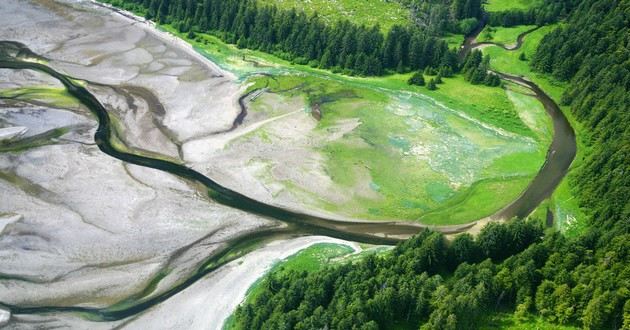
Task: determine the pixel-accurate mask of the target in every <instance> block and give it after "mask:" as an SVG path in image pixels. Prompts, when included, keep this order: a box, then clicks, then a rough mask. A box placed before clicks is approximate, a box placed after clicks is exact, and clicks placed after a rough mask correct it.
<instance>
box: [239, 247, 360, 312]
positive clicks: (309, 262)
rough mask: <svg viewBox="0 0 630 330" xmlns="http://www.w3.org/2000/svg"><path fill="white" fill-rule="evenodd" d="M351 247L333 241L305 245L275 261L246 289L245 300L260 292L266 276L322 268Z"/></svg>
mask: <svg viewBox="0 0 630 330" xmlns="http://www.w3.org/2000/svg"><path fill="white" fill-rule="evenodd" d="M353 251H354V249H353V248H351V247H349V246H347V245H342V244H335V243H317V244H313V245H311V246H309V247H307V248H306V249H304V250H301V251H299V252H297V253H296V254H294V255H291V256H289V257H288V258H286V259H283V260H281V261H279V262H278V263H276V264H275V265H274V266H273V267H272V268H271V269H270V270H269V272H268V273H267V274H265V275H264V276H263V277H262V278H260V279H259V280H258V281H256V282H255V283H254V284H253V285H252V286H251V287H250V288H249V289H248V290H247V295H246V297H245V301H248V300H251V299H255V298H256V297H257V295H258V294H259V293H260V292H261V290H262V286H263V285H264V283H265V280H266V278H267V277H269V276H272V275H280V274H283V273H286V272H289V271H297V272H302V271H305V272H313V271H317V270H320V269H322V268H323V267H324V266H326V265H328V264H330V263H331V262H333V261H334V260H335V259H337V258H340V257H343V256H346V255H348V254H350V253H352V252H353Z"/></svg>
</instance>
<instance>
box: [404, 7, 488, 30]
mask: <svg viewBox="0 0 630 330" xmlns="http://www.w3.org/2000/svg"><path fill="white" fill-rule="evenodd" d="M399 2H400V3H402V4H403V5H405V6H407V7H408V8H409V9H411V15H412V18H413V20H414V23H415V24H416V25H417V26H419V27H421V28H422V29H423V30H425V31H427V32H428V33H430V34H432V35H442V34H443V33H444V32H452V33H461V34H468V33H470V32H471V31H473V30H474V29H475V27H477V24H478V23H479V20H480V19H481V17H482V16H483V10H482V8H481V0H400V1H399Z"/></svg>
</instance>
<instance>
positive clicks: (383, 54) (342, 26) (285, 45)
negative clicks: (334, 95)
mask: <svg viewBox="0 0 630 330" xmlns="http://www.w3.org/2000/svg"><path fill="white" fill-rule="evenodd" d="M443 1H446V0H443ZM475 1H476V2H475ZM475 1H472V0H467V2H466V1H464V2H463V3H464V5H466V6H465V7H463V8H461V9H457V12H456V15H455V16H454V17H455V19H456V20H457V19H459V18H460V17H461V18H465V17H467V16H470V15H475V16H478V15H480V12H481V9H480V3H479V1H478V0H475ZM107 2H110V3H112V4H114V5H117V6H121V7H123V8H127V9H131V10H134V11H136V12H143V13H145V16H146V17H147V18H149V19H154V20H157V21H158V22H160V23H164V24H172V25H174V26H176V27H177V28H178V29H179V30H180V31H182V32H189V35H190V36H193V35H194V31H197V32H206V33H210V34H214V35H216V36H218V37H220V38H221V39H223V40H224V41H226V42H228V43H233V44H236V45H237V46H238V47H241V48H249V49H256V50H262V51H265V52H268V53H272V54H275V55H277V56H279V57H281V58H284V59H287V60H291V61H294V62H296V63H298V64H309V65H312V66H318V67H321V68H325V69H332V70H333V71H337V72H345V73H348V74H359V75H381V74H383V73H384V72H385V71H387V70H389V71H397V72H407V71H410V70H422V69H424V68H425V67H428V66H431V67H434V68H449V69H450V70H452V71H456V70H457V69H458V66H457V65H458V63H457V53H456V50H451V49H449V48H448V46H447V44H446V42H444V41H443V40H440V39H439V35H437V34H434V33H433V31H434V30H435V29H432V28H431V29H429V28H426V26H425V27H420V26H418V25H415V24H414V25H412V26H405V27H403V26H394V27H393V28H392V29H391V30H390V31H388V32H387V33H386V34H384V33H383V32H382V31H381V29H380V28H379V27H378V26H373V27H366V26H358V25H356V24H353V23H351V22H349V21H342V22H337V23H335V24H332V25H327V24H324V23H323V21H322V20H321V19H320V18H319V17H318V16H317V15H313V16H307V15H306V14H304V13H303V12H297V11H295V10H280V9H278V8H277V7H275V6H267V5H265V6H263V5H260V4H259V3H258V2H257V1H256V0H107ZM447 3H448V2H447ZM454 3H462V0H455V2H454ZM471 6H474V8H473V7H471ZM437 22H441V21H438V20H436V23H435V24H433V23H432V26H437ZM474 24H475V25H476V23H474ZM437 29H438V30H441V29H442V28H437Z"/></svg>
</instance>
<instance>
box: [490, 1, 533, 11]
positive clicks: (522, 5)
mask: <svg viewBox="0 0 630 330" xmlns="http://www.w3.org/2000/svg"><path fill="white" fill-rule="evenodd" d="M542 3H543V1H542V0H488V1H487V2H486V4H485V6H484V7H485V9H486V11H488V12H499V11H508V10H527V9H530V8H534V7H537V6H539V5H540V4H542Z"/></svg>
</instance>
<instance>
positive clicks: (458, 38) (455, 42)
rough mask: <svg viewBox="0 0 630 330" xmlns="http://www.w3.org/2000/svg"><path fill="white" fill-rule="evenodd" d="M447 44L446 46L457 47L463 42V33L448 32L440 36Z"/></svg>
mask: <svg viewBox="0 0 630 330" xmlns="http://www.w3.org/2000/svg"><path fill="white" fill-rule="evenodd" d="M442 39H443V40H444V41H446V43H447V44H448V48H451V49H453V48H455V49H459V47H461V45H462V44H463V43H464V35H463V34H453V33H448V34H447V35H446V36H444V37H443V38H442Z"/></svg>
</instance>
